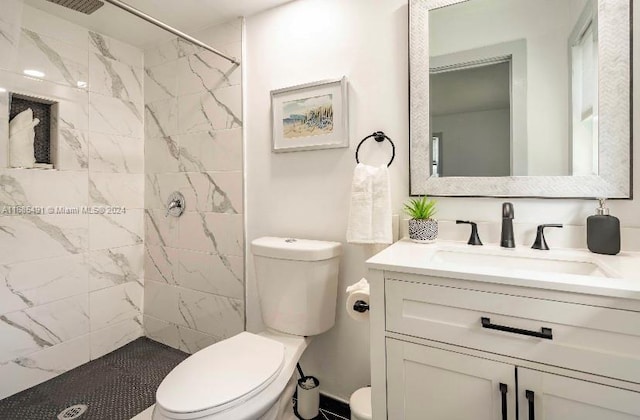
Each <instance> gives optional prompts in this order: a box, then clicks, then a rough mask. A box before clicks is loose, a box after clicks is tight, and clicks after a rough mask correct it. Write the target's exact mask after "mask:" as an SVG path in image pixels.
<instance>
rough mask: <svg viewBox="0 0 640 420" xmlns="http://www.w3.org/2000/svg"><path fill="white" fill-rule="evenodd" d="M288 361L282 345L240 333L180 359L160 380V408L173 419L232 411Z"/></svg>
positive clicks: (267, 384)
mask: <svg viewBox="0 0 640 420" xmlns="http://www.w3.org/2000/svg"><path fill="white" fill-rule="evenodd" d="M284 361H285V346H284V344H282V343H281V342H278V341H275V340H271V339H269V338H265V337H262V336H260V335H255V334H251V333H247V332H242V333H240V334H238V335H236V336H234V337H231V338H229V339H227V340H224V341H221V342H219V343H216V344H214V345H211V346H209V347H207V348H205V349H203V350H201V351H199V352H197V353H195V354H194V355H192V356H191V357H188V358H187V359H185V360H184V361H183V362H182V363H180V364H179V365H178V366H177V367H176V368H175V369H174V370H172V371H171V373H169V375H167V377H166V378H165V379H164V380H163V381H162V383H161V384H160V387H159V388H158V391H157V392H156V407H157V408H158V409H159V410H161V411H162V412H164V413H165V414H166V415H168V416H170V418H174V419H191V418H200V417H203V416H206V415H212V414H215V413H217V412H220V411H224V410H228V409H230V408H232V407H234V406H237V405H240V404H242V403H243V402H245V401H247V400H249V399H251V398H252V397H253V396H254V395H256V394H258V393H260V392H261V391H262V390H263V389H265V388H266V387H268V386H269V385H270V384H271V383H272V382H273V381H274V379H275V378H277V377H278V375H279V374H280V372H281V371H282V369H283V366H284ZM206 373H210V374H206Z"/></svg>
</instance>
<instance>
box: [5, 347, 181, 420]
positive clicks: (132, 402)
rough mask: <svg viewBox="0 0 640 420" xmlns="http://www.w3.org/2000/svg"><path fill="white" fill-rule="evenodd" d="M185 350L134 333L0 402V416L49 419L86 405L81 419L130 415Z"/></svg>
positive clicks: (146, 402) (125, 419) (121, 419)
mask: <svg viewBox="0 0 640 420" xmlns="http://www.w3.org/2000/svg"><path fill="white" fill-rule="evenodd" d="M187 356H188V354H186V353H183V352H181V351H179V350H175V349H172V348H170V347H167V346H165V345H163V344H160V343H157V342H155V341H152V340H149V339H148V338H139V339H137V340H135V341H133V342H131V343H129V344H127V345H125V346H123V347H121V348H120V349H118V350H116V351H114V352H112V353H109V354H107V355H106V356H103V357H101V358H99V359H96V360H93V361H91V362H89V363H87V364H85V365H82V366H80V367H78V368H76V369H73V370H71V371H69V372H67V373H64V374H62V375H60V376H57V377H55V378H53V379H51V380H49V381H47V382H44V383H42V384H40V385H37V386H35V387H33V388H30V389H27V390H25V391H22V392H20V393H18V394H15V395H12V396H11V397H8V398H5V399H4V400H1V401H0V419H11V420H18V419H19V420H45V419H47V420H48V419H51V420H54V419H56V418H57V416H58V414H59V413H61V412H62V410H64V409H65V408H67V407H70V406H73V405H76V404H85V405H87V411H86V412H85V413H84V414H82V415H81V416H80V417H79V419H82V420H85V419H86V420H89V419H91V420H129V419H131V418H132V417H133V416H135V415H136V414H138V413H140V412H141V411H143V410H144V409H146V408H147V407H149V406H150V405H152V404H153V403H154V400H155V393H156V389H157V388H158V386H159V385H160V382H162V379H163V378H164V377H165V376H166V375H167V374H168V373H169V372H170V371H171V369H173V368H174V367H175V366H176V365H177V364H178V363H180V362H181V361H182V360H184V359H185V358H186V357H187Z"/></svg>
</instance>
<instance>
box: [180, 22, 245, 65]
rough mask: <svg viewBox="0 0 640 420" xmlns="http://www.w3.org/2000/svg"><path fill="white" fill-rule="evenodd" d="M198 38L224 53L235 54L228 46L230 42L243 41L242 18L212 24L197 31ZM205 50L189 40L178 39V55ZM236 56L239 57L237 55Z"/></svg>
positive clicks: (184, 55)
mask: <svg viewBox="0 0 640 420" xmlns="http://www.w3.org/2000/svg"><path fill="white" fill-rule="evenodd" d="M196 34H197V35H195V36H196V38H198V39H200V40H201V41H202V42H205V43H207V44H209V45H213V46H215V48H216V49H217V50H219V51H220V52H222V53H225V54H228V55H231V56H234V54H233V53H232V52H230V51H227V48H228V46H229V45H230V44H234V43H237V42H241V41H242V20H241V19H236V20H232V21H229V22H225V23H222V24H219V25H215V26H210V27H208V28H204V29H201V30H199V31H197V32H196ZM203 51H205V50H204V49H203V48H201V47H198V46H196V45H193V44H192V43H190V42H189V41H185V40H182V39H179V40H178V55H179V56H180V57H186V56H188V55H191V54H195V53H200V52H203ZM236 58H239V56H238V57H236Z"/></svg>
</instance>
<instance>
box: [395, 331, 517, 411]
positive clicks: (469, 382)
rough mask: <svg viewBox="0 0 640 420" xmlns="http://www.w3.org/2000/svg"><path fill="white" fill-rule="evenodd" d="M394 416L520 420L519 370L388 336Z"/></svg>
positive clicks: (505, 364) (504, 364)
mask: <svg viewBox="0 0 640 420" xmlns="http://www.w3.org/2000/svg"><path fill="white" fill-rule="evenodd" d="M386 345H387V411H388V417H387V418H388V419H389V420H425V419H437V420H469V419H473V420H515V419H516V409H515V395H516V387H515V369H514V366H513V365H511V364H507V363H499V362H494V361H491V360H486V359H482V358H479V357H474V356H468V355H464V354H460V353H455V352H451V351H446V350H441V349H436V348H433V347H427V346H422V345H417V344H412V343H407V342H404V341H400V340H395V339H391V338H387V341H386Z"/></svg>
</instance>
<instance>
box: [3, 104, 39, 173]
mask: <svg viewBox="0 0 640 420" xmlns="http://www.w3.org/2000/svg"><path fill="white" fill-rule="evenodd" d="M39 123H40V120H39V119H37V118H36V119H33V110H32V109H31V108H28V109H26V110H24V111H22V112H21V113H19V114H18V115H16V116H15V117H14V118H13V119H12V120H11V121H10V122H9V166H11V167H13V168H33V166H34V165H35V163H36V158H35V156H34V151H33V141H34V139H35V137H36V133H35V130H34V127H35V126H36V125H38V124H39Z"/></svg>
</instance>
